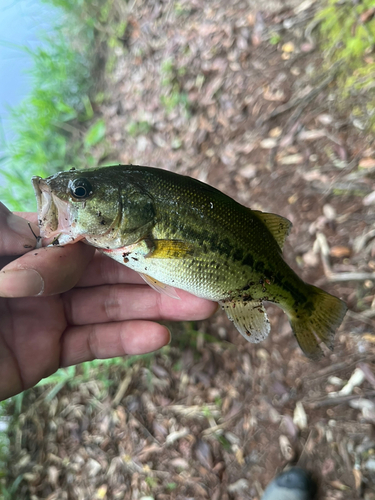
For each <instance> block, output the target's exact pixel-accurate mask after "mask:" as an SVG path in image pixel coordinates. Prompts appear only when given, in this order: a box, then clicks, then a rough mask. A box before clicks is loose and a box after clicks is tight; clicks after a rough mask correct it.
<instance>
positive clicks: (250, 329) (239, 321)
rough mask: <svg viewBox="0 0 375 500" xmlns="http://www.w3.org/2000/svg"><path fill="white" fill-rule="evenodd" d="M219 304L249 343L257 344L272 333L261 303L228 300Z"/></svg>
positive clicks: (256, 301)
mask: <svg viewBox="0 0 375 500" xmlns="http://www.w3.org/2000/svg"><path fill="white" fill-rule="evenodd" d="M219 303H220V305H221V306H222V308H223V309H224V311H225V312H226V313H227V316H228V318H229V319H230V320H231V321H233V323H234V325H235V327H236V328H237V330H238V331H239V332H240V333H241V335H242V336H243V337H244V338H245V339H246V340H248V341H249V342H252V343H253V344H257V343H258V342H261V341H262V340H264V339H265V338H266V337H267V336H268V334H269V333H270V329H271V326H270V322H269V321H268V317H267V313H266V310H265V309H264V306H263V304H262V302H261V301H259V300H254V301H248V302H243V301H242V300H237V301H234V300H228V301H221V302H219Z"/></svg>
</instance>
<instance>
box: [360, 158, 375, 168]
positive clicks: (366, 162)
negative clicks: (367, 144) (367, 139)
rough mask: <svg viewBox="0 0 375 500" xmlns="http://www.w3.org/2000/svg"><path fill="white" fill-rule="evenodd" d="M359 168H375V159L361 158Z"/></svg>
mask: <svg viewBox="0 0 375 500" xmlns="http://www.w3.org/2000/svg"><path fill="white" fill-rule="evenodd" d="M358 166H359V167H360V168H375V158H370V157H367V158H361V159H360V160H359V164H358Z"/></svg>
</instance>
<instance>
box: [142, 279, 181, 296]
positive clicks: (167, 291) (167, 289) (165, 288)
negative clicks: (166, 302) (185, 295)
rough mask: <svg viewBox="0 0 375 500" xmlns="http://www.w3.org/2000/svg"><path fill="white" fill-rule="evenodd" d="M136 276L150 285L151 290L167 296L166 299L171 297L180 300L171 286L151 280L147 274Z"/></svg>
mask: <svg viewBox="0 0 375 500" xmlns="http://www.w3.org/2000/svg"><path fill="white" fill-rule="evenodd" d="M138 274H139V275H140V276H141V277H142V278H143V279H144V280H145V282H146V283H147V284H148V285H150V287H151V288H153V289H154V290H156V291H157V292H159V293H164V295H168V297H171V298H172V299H179V298H180V297H179V295H178V293H177V292H176V290H175V288H173V286H169V285H166V284H164V283H161V282H160V281H158V280H156V279H155V278H151V276H148V274H143V273H138Z"/></svg>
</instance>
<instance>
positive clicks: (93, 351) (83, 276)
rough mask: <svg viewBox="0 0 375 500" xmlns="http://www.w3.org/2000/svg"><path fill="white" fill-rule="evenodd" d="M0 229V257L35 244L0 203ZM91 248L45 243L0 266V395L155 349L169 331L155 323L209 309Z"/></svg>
mask: <svg viewBox="0 0 375 500" xmlns="http://www.w3.org/2000/svg"><path fill="white" fill-rule="evenodd" d="M22 215H23V216H24V217H25V218H29V219H30V220H35V214H22ZM9 220H11V222H12V224H10V223H9ZM9 227H11V229H12V230H10V229H9ZM14 227H16V228H17V234H15V233H14V231H15V229H14ZM34 230H35V231H38V229H37V228H36V227H35V229H34ZM0 231H2V233H1V234H2V239H1V240H0V256H4V255H5V256H11V255H19V254H21V253H24V252H25V245H26V246H27V247H28V248H30V247H31V248H32V247H33V246H35V239H33V238H30V231H29V227H28V225H27V223H26V222H25V221H24V220H23V219H20V218H19V217H16V216H14V215H12V214H10V212H9V211H8V210H7V209H6V208H5V207H4V206H3V205H1V203H0ZM94 253H95V250H94V248H92V247H89V246H87V245H84V244H83V243H76V244H73V245H67V246H65V247H51V248H49V247H47V248H42V249H39V250H37V251H36V250H33V251H30V252H28V253H25V254H24V255H22V256H21V257H19V258H17V259H15V260H13V261H11V262H10V263H9V264H8V265H6V266H5V267H3V268H2V269H1V271H0V318H1V321H0V400H1V399H5V398H7V397H9V396H12V395H14V394H16V393H18V392H20V391H22V390H23V389H26V388H28V387H31V386H33V385H34V384H36V383H37V382H38V381H39V380H40V379H41V378H43V377H46V376H48V375H50V374H52V373H53V372H54V371H56V370H57V369H58V368H59V367H60V366H69V365H73V364H78V363H81V362H83V361H88V360H92V359H95V358H110V357H114V356H123V355H125V354H141V353H146V352H151V351H154V350H156V349H159V348H160V347H162V346H164V345H165V344H166V343H168V341H169V339H170V334H169V331H168V330H167V328H166V327H165V326H163V325H160V324H159V323H156V322H155V321H158V320H169V321H185V320H198V319H204V318H207V317H208V316H210V315H211V314H213V312H214V311H215V310H216V308H217V305H216V304H215V303H213V302H210V301H208V300H203V299H199V298H197V297H194V296H193V295H190V294H188V293H186V292H183V291H179V295H180V297H181V300H175V299H173V298H170V297H168V296H166V295H160V294H158V293H157V292H155V291H154V290H152V289H151V288H150V287H149V286H147V285H144V284H143V283H144V282H143V280H142V279H141V278H140V277H139V276H138V275H137V274H136V273H134V272H133V271H131V270H130V269H128V268H126V267H125V266H122V265H120V264H118V263H116V262H115V261H112V260H111V259H109V258H107V257H104V256H102V255H100V254H98V253H96V254H95V255H94ZM0 267H1V265H0ZM141 283H142V284H141ZM35 295H38V296H37V297H35Z"/></svg>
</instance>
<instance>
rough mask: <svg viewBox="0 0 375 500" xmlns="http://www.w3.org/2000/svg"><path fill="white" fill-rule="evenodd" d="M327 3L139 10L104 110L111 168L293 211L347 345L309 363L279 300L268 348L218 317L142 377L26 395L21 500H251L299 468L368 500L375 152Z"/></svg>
mask: <svg viewBox="0 0 375 500" xmlns="http://www.w3.org/2000/svg"><path fill="white" fill-rule="evenodd" d="M316 8H317V2H314V1H311V0H309V1H306V2H302V3H301V2H297V1H296V2H289V3H288V4H286V3H285V2H283V3H282V5H281V4H280V3H279V2H277V1H273V2H262V5H261V6H260V5H259V2H256V1H252V2H247V3H246V2H243V1H239V0H235V1H234V2H224V1H223V0H212V1H210V2H197V1H194V0H191V1H188V0H186V1H184V0H183V1H181V2H178V3H173V2H162V1H160V2H159V1H156V2H153V3H152V5H150V4H148V3H142V2H137V3H134V4H133V5H132V8H131V9H130V12H129V20H130V21H129V22H130V24H131V26H133V28H134V29H132V30H131V31H130V33H129V37H128V38H127V42H126V46H124V49H123V50H122V51H121V50H120V49H118V51H119V54H118V64H117V66H116V68H115V70H114V72H113V74H112V75H111V76H110V77H109V78H107V86H108V94H109V95H111V98H110V99H109V101H108V102H104V103H103V104H102V105H100V106H99V107H98V112H99V115H100V119H101V120H102V121H100V123H101V124H103V127H102V129H103V131H104V130H105V134H106V140H107V141H108V143H109V144H110V151H109V152H106V153H105V154H106V157H105V159H104V158H103V161H105V163H107V164H108V163H109V162H111V161H113V162H117V161H120V162H123V163H134V164H141V165H153V166H156V167H162V168H166V169H169V170H176V171H178V172H179V173H182V174H188V175H191V176H193V177H196V178H199V179H201V180H204V181H206V182H209V183H210V184H212V185H214V186H216V187H217V188H219V189H221V190H223V191H225V192H226V193H227V194H229V195H231V196H233V197H234V198H235V199H237V200H238V201H240V202H241V203H244V204H246V205H248V206H250V207H252V208H253V209H258V210H265V211H270V212H276V213H280V214H281V215H283V216H285V217H287V218H289V219H290V220H291V221H292V222H293V230H292V232H291V234H290V236H289V238H288V240H287V242H286V245H285V252H284V254H285V256H286V259H287V260H288V262H289V263H290V264H291V265H292V266H293V267H294V268H295V269H297V270H298V272H299V274H300V275H301V276H302V277H303V279H305V280H306V281H308V282H310V283H313V284H317V285H323V286H324V287H325V288H326V289H327V290H328V291H330V292H331V293H333V294H335V295H338V296H341V297H342V298H343V299H344V300H346V302H347V303H348V305H349V308H350V313H349V314H348V316H347V318H346V321H345V322H344V325H343V326H342V328H341V329H340V331H339V332H338V333H337V335H336V342H335V351H334V353H330V354H328V355H327V356H326V358H325V359H324V360H322V361H321V362H319V364H316V363H315V364H314V363H311V362H309V361H308V360H307V359H305V358H304V357H303V355H302V354H301V352H300V350H299V348H298V347H297V345H296V342H295V340H294V338H293V337H292V334H291V332H290V328H289V325H288V324H287V321H286V318H285V316H284V315H283V314H282V313H281V311H279V310H278V309H277V308H275V307H272V306H271V308H272V314H271V315H270V316H271V322H272V332H271V335H270V338H269V339H267V340H266V341H265V342H263V343H262V344H261V345H251V344H248V343H245V342H244V341H243V340H242V338H240V336H238V335H237V333H236V332H235V331H234V329H233V327H232V326H231V324H230V323H229V322H228V321H227V319H226V318H225V317H224V316H223V315H221V314H219V313H217V314H216V315H215V316H214V317H213V318H211V319H210V320H207V321H204V322H199V323H197V324H193V325H189V324H181V325H169V326H170V328H171V329H172V332H173V335H174V340H173V342H172V344H171V345H170V346H167V347H166V348H164V349H162V350H161V351H160V352H159V353H158V354H156V355H154V356H153V357H148V358H146V359H140V360H138V361H135V362H134V363H133V364H132V366H131V368H126V366H122V365H121V364H113V365H108V366H107V368H106V369H105V371H104V372H103V373H104V377H100V376H99V377H97V378H95V379H93V380H87V378H85V375H84V372H83V369H82V368H79V369H78V370H77V371H76V372H75V377H73V378H72V379H71V380H70V381H69V379H67V381H64V383H62V384H61V385H60V386H59V387H58V389H56V390H55V391H54V392H51V391H49V392H48V391H47V392H46V388H45V387H39V388H37V389H34V390H32V391H28V392H27V393H26V394H25V395H24V398H23V403H22V411H21V413H20V415H19V416H18V417H17V418H16V419H15V418H14V419H13V420H12V423H11V427H10V438H11V450H10V452H11V455H10V462H9V473H8V477H7V484H8V486H9V487H11V485H16V491H17V498H19V499H32V500H36V499H48V500H60V499H64V500H65V499H67V500H68V499H69V500H70V499H72V500H76V499H77V500H81V499H87V498H92V499H107V500H115V499H134V498H142V497H144V498H153V499H157V500H163V499H176V500H177V499H178V500H185V499H190V498H195V499H205V498H210V499H211V498H212V499H214V500H219V499H222V500H229V499H245V500H246V499H249V500H250V499H253V500H257V499H259V498H260V497H261V494H262V492H263V490H264V488H265V487H266V485H267V483H268V482H269V481H270V480H271V479H272V478H273V477H274V476H275V475H276V474H277V473H279V472H281V471H282V470H283V468H284V467H285V466H286V465H288V464H298V465H300V466H303V467H306V468H307V469H308V470H310V471H312V472H313V474H314V475H315V477H317V478H318V481H319V483H320V490H321V494H320V497H319V498H321V499H323V500H333V499H342V500H349V499H351V500H352V499H357V498H358V499H359V498H365V499H366V500H371V499H374V498H375V487H374V484H375V462H374V459H373V456H374V455H375V440H374V437H373V427H374V424H375V390H374V380H375V375H374V373H375V335H374V333H373V332H374V325H375V286H374V269H375V246H374V227H375V226H374V224H375V216H374V204H373V200H372V193H373V192H374V191H375V181H374V175H373V173H374V172H373V170H374V165H375V163H374V162H375V148H374V147H373V141H372V139H371V138H370V137H367V136H366V135H365V134H364V133H363V132H362V131H361V130H359V129H358V128H356V127H355V124H354V127H353V126H352V125H351V122H350V119H349V117H347V116H345V115H342V114H339V113H338V111H336V109H335V106H334V89H333V86H332V81H333V79H334V74H333V73H332V74H328V75H327V74H326V75H321V74H320V73H319V69H320V67H321V58H322V56H321V54H320V53H319V51H317V50H315V48H314V47H315V40H314V31H313V27H311V25H310V23H311V22H312V20H313V16H314V13H315V11H316ZM135 28H136V29H135ZM275 34H277V37H276V35H275ZM278 38H279V41H277V40H278ZM270 40H276V44H272V43H269V41H270ZM273 43H274V42H273ZM307 43H308V44H310V48H309V50H307V49H306V44H307ZM120 52H121V53H120ZM341 113H342V112H341ZM98 123H99V122H98ZM104 125H105V127H104ZM99 159H100V158H99ZM197 332H198V333H197ZM212 339H214V341H213V340H212ZM215 339H216V340H215ZM233 344H234V345H233ZM99 373H100V372H99ZM76 377H78V379H79V377H81V379H80V380H81V382H80V383H73V381H74V379H75V378H76ZM47 394H49V396H48V398H46V395H47Z"/></svg>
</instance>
